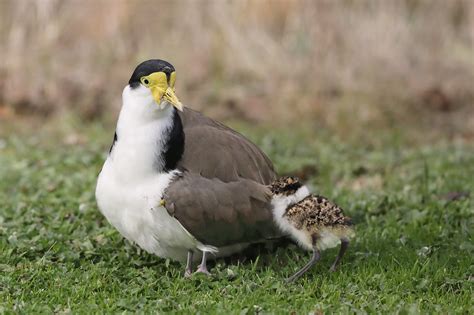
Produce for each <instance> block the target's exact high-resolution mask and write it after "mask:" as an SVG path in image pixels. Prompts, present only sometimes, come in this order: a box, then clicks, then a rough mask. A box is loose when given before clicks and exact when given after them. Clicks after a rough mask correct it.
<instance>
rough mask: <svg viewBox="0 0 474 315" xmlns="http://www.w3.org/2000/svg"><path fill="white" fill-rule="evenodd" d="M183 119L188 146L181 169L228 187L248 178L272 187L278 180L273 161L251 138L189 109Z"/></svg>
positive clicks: (180, 163) (185, 147)
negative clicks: (220, 182)
mask: <svg viewBox="0 0 474 315" xmlns="http://www.w3.org/2000/svg"><path fill="white" fill-rule="evenodd" d="M179 115H180V117H181V121H182V123H183V129H184V134H185V146H184V154H183V156H182V158H181V161H180V162H179V163H178V168H181V169H184V170H187V171H189V172H191V173H195V174H200V175H201V176H204V177H206V178H209V179H214V178H216V179H220V180H221V181H223V182H226V183H227V182H232V181H238V180H240V179H242V178H245V179H250V180H253V181H256V182H257V183H260V184H265V185H268V184H270V183H271V182H272V181H273V180H274V179H275V177H276V176H275V171H274V170H273V164H272V162H271V161H270V159H269V158H268V157H267V156H266V155H265V153H263V152H262V151H261V150H260V149H259V148H258V147H257V146H256V145H255V144H253V143H252V142H250V141H249V140H248V139H247V138H245V137H244V136H242V135H241V134H239V133H238V132H236V131H234V130H232V129H230V128H229V127H226V126H224V125H222V124H221V123H218V122H216V121H214V120H212V119H210V118H208V117H205V116H204V115H202V114H201V113H198V112H196V111H193V110H191V109H189V108H185V109H184V111H183V112H180V113H179Z"/></svg>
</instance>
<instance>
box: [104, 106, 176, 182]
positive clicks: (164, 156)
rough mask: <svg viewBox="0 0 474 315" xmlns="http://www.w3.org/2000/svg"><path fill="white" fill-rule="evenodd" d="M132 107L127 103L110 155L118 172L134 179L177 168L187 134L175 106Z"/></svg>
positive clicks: (123, 109)
mask: <svg viewBox="0 0 474 315" xmlns="http://www.w3.org/2000/svg"><path fill="white" fill-rule="evenodd" d="M129 105H130V104H125V102H124V105H123V107H122V110H121V112H120V116H119V120H118V123H117V130H116V135H117V140H116V141H115V144H114V146H113V148H112V150H111V153H110V157H111V159H112V160H113V163H114V164H115V165H116V166H117V168H118V170H117V171H118V172H120V173H121V174H122V175H123V176H124V177H125V178H129V179H130V178H132V177H133V178H143V177H146V176H147V175H151V174H156V173H164V172H169V171H171V170H174V169H176V165H177V163H178V162H179V160H180V159H181V156H182V154H183V151H184V132H183V125H182V122H181V118H180V117H179V115H178V113H177V112H176V110H175V109H174V107H172V106H166V108H164V109H163V110H161V109H157V108H156V105H155V106H154V107H153V104H150V105H151V106H150V107H149V108H145V109H143V107H142V108H141V109H137V108H136V107H135V108H133V107H132V106H129ZM137 107H138V106H137Z"/></svg>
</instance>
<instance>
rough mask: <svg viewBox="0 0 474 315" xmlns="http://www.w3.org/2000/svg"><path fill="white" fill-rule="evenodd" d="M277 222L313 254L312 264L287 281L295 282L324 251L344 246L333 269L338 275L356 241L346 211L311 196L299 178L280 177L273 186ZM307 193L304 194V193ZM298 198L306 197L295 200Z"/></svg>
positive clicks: (324, 199) (322, 198)
mask: <svg viewBox="0 0 474 315" xmlns="http://www.w3.org/2000/svg"><path fill="white" fill-rule="evenodd" d="M270 187H271V190H272V193H273V198H272V204H273V214H274V219H275V222H276V223H277V224H278V226H279V228H280V229H281V230H282V231H284V232H286V233H287V234H289V235H290V236H291V237H292V238H293V239H294V240H295V241H296V242H297V243H298V244H299V245H301V247H303V248H305V249H307V250H310V251H312V252H313V255H312V257H311V260H310V261H309V262H308V263H307V264H306V265H305V266H304V267H303V268H301V269H300V270H298V271H297V272H296V273H295V274H294V275H292V276H291V277H289V278H288V279H287V281H288V282H292V281H295V280H296V279H298V278H299V277H301V276H302V275H303V274H304V273H305V272H307V271H308V270H309V269H310V268H311V267H312V266H313V265H314V264H316V262H318V260H319V259H320V257H321V251H323V250H325V249H327V248H332V247H335V246H337V245H338V244H341V246H340V249H339V254H338V255H337V257H336V260H335V261H334V263H333V264H332V265H331V268H330V270H331V271H335V270H336V268H337V266H338V265H339V263H340V262H341V259H342V257H343V256H344V253H345V252H346V250H347V247H348V246H349V241H350V239H351V238H353V237H354V230H353V228H352V222H351V219H350V218H349V217H346V216H344V213H343V210H342V208H340V207H339V206H338V205H336V204H335V203H333V202H331V201H329V200H328V199H327V198H326V197H323V196H318V195H313V194H309V193H308V191H307V188H306V186H304V185H303V184H302V183H301V182H300V180H299V179H298V178H297V177H292V176H285V177H280V178H279V179H277V180H276V181H274V182H273V183H272V184H271V186H270ZM302 191H304V193H303V194H301V192H302ZM294 196H300V197H301V196H303V198H297V199H295V198H294Z"/></svg>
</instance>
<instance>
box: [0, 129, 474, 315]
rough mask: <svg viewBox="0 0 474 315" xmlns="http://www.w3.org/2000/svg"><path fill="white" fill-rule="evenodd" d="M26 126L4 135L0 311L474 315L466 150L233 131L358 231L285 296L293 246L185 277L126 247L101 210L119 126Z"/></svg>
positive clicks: (471, 175)
mask: <svg viewBox="0 0 474 315" xmlns="http://www.w3.org/2000/svg"><path fill="white" fill-rule="evenodd" d="M23 124H24V125H21V124H19V125H16V126H15V127H14V128H13V129H12V128H10V129H8V128H5V129H6V130H4V131H3V132H2V133H1V134H0V136H1V137H0V313H7V314H8V313H51V312H54V313H68V312H73V313H77V314H89V313H118V312H120V313H121V312H125V313H127V312H130V313H135V312H137V311H140V312H144V313H156V312H176V313H185V314H186V313H198V312H200V313H203V314H207V313H211V314H212V313H220V314H229V313H230V314H255V313H282V314H288V313H291V312H296V313H298V314H307V313H308V312H316V313H321V312H324V313H333V312H337V313H353V312H359V313H366V312H367V313H401V314H413V313H456V314H459V313H465V314H468V313H471V314H472V313H474V306H473V302H472V300H473V284H474V264H473V251H474V244H473V240H472V234H473V231H474V226H473V225H474V216H473V214H474V210H473V209H474V207H473V205H474V202H473V199H472V194H473V193H474V148H473V147H472V146H469V145H467V144H463V143H462V142H459V143H458V142H445V141H439V142H437V143H434V144H433V143H432V144H430V145H420V144H419V143H417V144H413V143H410V141H408V140H407V138H406V137H403V136H400V134H399V133H397V132H384V133H373V134H374V135H377V138H376V140H367V139H366V140H364V141H362V140H357V139H356V140H354V139H340V138H337V137H335V136H332V135H330V134H329V132H322V133H321V132H320V131H316V130H317V129H316V128H314V130H313V129H312V128H310V127H308V128H301V130H295V129H290V128H287V129H278V128H277V129H275V127H270V126H266V127H265V126H263V127H259V128H256V127H252V126H249V125H245V124H234V126H235V127H236V128H237V129H238V130H240V131H242V132H243V133H244V134H245V135H247V136H249V137H250V138H251V139H252V140H253V141H255V142H256V143H258V144H259V145H260V146H261V147H262V148H263V149H264V150H265V152H267V153H268V154H269V156H270V157H271V159H272V160H273V161H274V163H275V166H276V168H277V170H279V171H280V173H282V174H283V173H297V174H300V175H304V176H306V177H307V181H308V183H309V184H310V185H311V186H312V188H313V190H314V191H316V192H318V193H321V194H323V195H326V196H327V197H330V198H331V199H333V200H334V201H337V203H338V204H339V205H341V206H342V207H343V208H344V209H345V211H346V213H347V214H348V215H349V216H351V217H352V218H353V221H354V222H355V224H356V231H357V236H356V238H355V240H354V241H353V242H352V244H351V247H350V249H349V251H348V254H347V255H346V257H345V259H344V261H343V264H342V265H341V267H340V269H339V271H338V272H336V273H329V272H328V269H329V266H330V264H331V262H332V260H333V259H334V257H335V255H336V253H337V249H333V250H328V251H326V252H324V253H323V258H322V260H321V262H320V263H319V264H318V265H317V266H316V267H315V268H314V269H313V270H312V271H311V272H310V273H309V274H307V275H306V276H305V277H303V278H302V279H301V280H300V281H298V282H296V283H294V284H290V285H288V284H286V283H285V282H284V281H283V280H284V279H285V278H286V277H287V276H289V275H291V274H292V273H293V272H295V271H296V270H297V269H298V268H299V267H301V266H302V265H303V264H304V263H305V262H306V261H307V260H308V259H309V257H310V254H309V253H307V252H304V251H303V250H301V249H300V248H298V247H296V246H295V245H293V244H286V245H285V246H283V245H282V246H279V247H277V248H274V249H268V248H263V247H256V248H254V249H252V251H249V252H248V258H247V259H245V258H244V257H243V256H242V257H240V259H237V257H234V258H232V259H227V260H218V261H217V262H216V263H215V264H212V265H211V267H212V269H211V272H212V273H213V274H214V276H213V277H212V278H207V277H203V276H196V277H194V278H192V279H185V278H184V277H183V269H184V266H183V265H181V264H180V263H175V262H171V261H167V260H163V259H160V258H158V257H155V256H153V255H149V254H147V253H145V252H143V251H141V250H140V249H139V248H137V247H135V246H134V245H132V244H130V243H128V242H127V241H124V240H123V238H122V237H121V236H120V235H119V233H118V232H117V231H115V229H114V228H113V227H112V226H111V225H109V224H108V223H107V221H106V220H105V219H104V217H102V215H101V214H100V213H99V211H98V209H97V206H96V204H95V199H94V189H95V181H96V176H97V174H98V172H99V171H100V168H101V165H102V163H103V161H104V158H105V156H106V152H107V150H108V147H109V145H110V142H111V140H112V136H113V127H110V126H108V127H103V126H101V125H99V124H94V123H92V124H87V125H80V124H76V125H74V126H73V127H65V126H62V125H61V124H59V126H57V127H52V126H51V125H49V127H48V128H44V127H38V128H36V127H32V126H29V127H27V126H26V125H25V123H23ZM282 128H283V127H282ZM7 129H8V131H7ZM42 129H45V130H43V131H38V130H42ZM374 137H375V136H374ZM469 192H470V193H471V196H470V197H469V196H466V195H467V194H466V193H469ZM453 193H457V194H453Z"/></svg>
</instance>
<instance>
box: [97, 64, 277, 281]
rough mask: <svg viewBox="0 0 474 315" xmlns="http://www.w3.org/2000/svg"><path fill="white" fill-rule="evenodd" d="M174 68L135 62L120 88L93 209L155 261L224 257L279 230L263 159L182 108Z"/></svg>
mask: <svg viewBox="0 0 474 315" xmlns="http://www.w3.org/2000/svg"><path fill="white" fill-rule="evenodd" d="M175 82H176V71H175V69H174V67H173V66H172V65H171V64H170V63H168V62H166V61H163V60H158V59H155V60H148V61H145V62H143V63H141V64H139V65H138V66H137V68H136V69H135V71H134V72H133V74H132V76H131V78H130V80H129V82H128V85H127V86H125V88H124V90H123V93H122V101H123V104H122V108H121V111H120V115H119V119H118V122H117V127H116V131H115V136H114V142H113V144H112V147H111V148H110V152H109V155H108V157H107V160H106V161H105V164H104V166H103V168H102V171H101V172H100V175H99V178H98V181H97V187H96V199H97V203H98V206H99V209H100V211H101V212H102V213H103V214H104V216H105V217H106V218H107V220H108V221H109V222H110V223H111V224H112V225H113V226H114V227H115V228H117V230H118V231H119V232H120V233H121V234H122V235H123V236H124V237H126V238H127V239H129V240H130V241H132V242H135V243H136V244H138V245H139V246H140V247H142V248H143V249H145V250H146V251H148V252H150V253H154V254H156V255H158V256H159V257H163V258H170V259H173V260H179V261H187V265H186V270H185V274H186V275H190V274H191V273H192V262H193V255H194V254H197V255H194V257H195V258H196V257H197V256H201V253H202V262H201V265H200V266H199V268H198V270H197V271H198V272H204V273H208V272H207V269H206V260H207V259H208V258H209V253H213V254H214V255H215V256H217V257H220V256H226V255H229V254H232V253H235V252H237V251H240V250H242V249H243V248H244V247H246V246H247V245H249V244H251V243H256V242H262V241H266V240H268V239H271V238H275V237H279V236H281V232H279V231H278V229H277V228H276V226H275V224H274V221H273V218H272V205H271V191H270V189H269V186H268V185H269V184H271V182H272V181H273V180H274V179H275V178H276V174H275V171H274V169H273V165H272V163H271V161H270V160H269V159H268V157H267V156H266V155H265V154H264V153H263V152H262V151H261V150H260V149H259V148H258V147H257V146H256V145H255V144H253V143H252V142H250V141H249V140H248V139H246V138H245V137H244V136H242V135H241V134H239V133H238V132H236V131H234V130H232V129H230V128H229V127H226V126H224V125H223V124H221V123H219V122H216V121H214V120H212V119H210V118H208V117H205V116H204V115H202V114H201V113H199V112H196V111H193V110H191V109H188V108H186V107H184V106H183V105H182V103H181V102H180V101H179V100H178V98H177V96H176V94H175Z"/></svg>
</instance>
